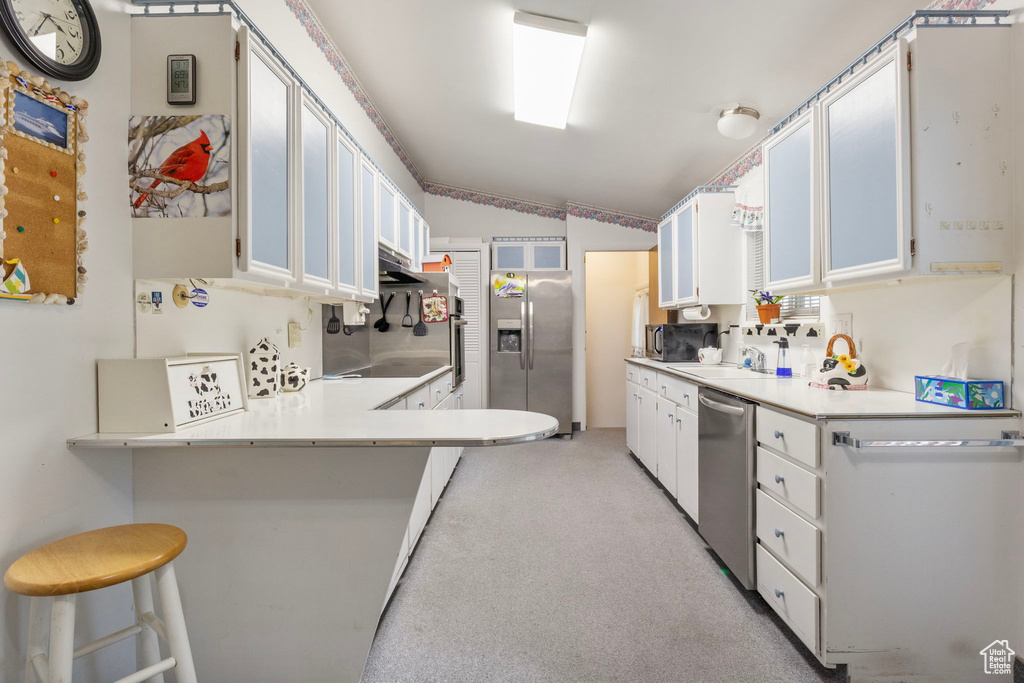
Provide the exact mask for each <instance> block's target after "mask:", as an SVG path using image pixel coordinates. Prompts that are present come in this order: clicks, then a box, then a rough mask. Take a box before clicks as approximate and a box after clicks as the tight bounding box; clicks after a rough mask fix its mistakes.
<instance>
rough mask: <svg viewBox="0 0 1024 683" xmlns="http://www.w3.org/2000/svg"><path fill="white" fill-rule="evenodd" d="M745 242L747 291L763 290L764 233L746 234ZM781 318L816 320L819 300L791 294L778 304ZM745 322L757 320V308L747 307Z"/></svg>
mask: <svg viewBox="0 0 1024 683" xmlns="http://www.w3.org/2000/svg"><path fill="white" fill-rule="evenodd" d="M746 236H747V240H746V246H747V289H748V290H750V289H764V284H765V279H766V277H765V267H764V233H763V232H748V233H746ZM779 304H781V306H782V310H781V315H782V317H783V318H817V317H818V316H819V315H820V314H821V298H820V297H819V296H817V295H809V294H791V295H789V296H786V297H783V298H782V301H780V302H779ZM746 308H747V320H757V319H758V318H757V308H756V307H755V306H754V304H753V303H750V304H748V305H747V307H746Z"/></svg>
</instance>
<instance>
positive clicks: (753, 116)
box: [718, 106, 761, 140]
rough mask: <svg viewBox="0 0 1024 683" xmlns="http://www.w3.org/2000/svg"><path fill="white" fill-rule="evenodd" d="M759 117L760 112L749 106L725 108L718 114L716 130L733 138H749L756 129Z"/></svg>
mask: <svg viewBox="0 0 1024 683" xmlns="http://www.w3.org/2000/svg"><path fill="white" fill-rule="evenodd" d="M759 118H761V114H760V113H758V111H757V110H756V109H753V108H751V107H740V106H736V107H733V108H732V109H726V110H725V111H723V112H722V113H721V114H720V115H719V116H718V132H719V133H721V134H722V135H724V136H725V137H727V138H732V139H733V140H742V139H743V138H749V137H750V136H751V135H753V134H754V131H755V130H757V120H758V119H759Z"/></svg>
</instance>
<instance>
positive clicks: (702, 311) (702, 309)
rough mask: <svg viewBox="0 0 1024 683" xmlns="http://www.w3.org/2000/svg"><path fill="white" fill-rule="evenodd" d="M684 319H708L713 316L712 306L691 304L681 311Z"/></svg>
mask: <svg viewBox="0 0 1024 683" xmlns="http://www.w3.org/2000/svg"><path fill="white" fill-rule="evenodd" d="M680 313H682V315H683V319H684V320H707V319H708V318H710V317H711V308H709V307H708V306H691V307H690V308H684V309H683V310H682V311H680Z"/></svg>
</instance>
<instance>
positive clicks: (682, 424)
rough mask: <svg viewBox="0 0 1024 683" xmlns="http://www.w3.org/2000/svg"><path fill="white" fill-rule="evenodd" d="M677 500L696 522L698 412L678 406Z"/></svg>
mask: <svg viewBox="0 0 1024 683" xmlns="http://www.w3.org/2000/svg"><path fill="white" fill-rule="evenodd" d="M675 413H676V417H675V428H676V438H675V444H676V500H677V501H678V502H679V506H680V507H681V508H683V509H684V510H686V514H688V515H690V517H691V518H692V519H693V521H694V522H698V521H699V520H698V518H697V503H698V498H697V471H698V453H697V413H696V412H692V411H690V410H688V409H685V408H681V407H678V406H677V407H676V411H675Z"/></svg>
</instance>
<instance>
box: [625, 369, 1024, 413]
mask: <svg viewBox="0 0 1024 683" xmlns="http://www.w3.org/2000/svg"><path fill="white" fill-rule="evenodd" d="M626 362H628V363H633V364H635V365H641V366H644V367H648V368H653V369H655V370H657V371H658V372H664V373H668V374H671V375H676V376H678V377H682V378H683V379H686V380H689V381H691V382H694V383H696V384H700V385H702V386H707V387H711V388H712V389H718V390H720V391H724V392H726V393H728V394H733V395H734V396H739V397H741V398H745V399H747V400H750V401H753V402H755V403H761V404H765V405H771V406H776V407H778V408H783V409H785V410H790V411H792V412H795V413H800V414H801V415H806V416H808V417H813V418H815V419H818V420H839V419H846V420H855V419H868V418H890V417H903V418H924V417H942V418H949V417H974V418H978V417H1017V416H1019V415H1020V412H1019V411H1017V410H1010V409H1002V410H962V409H960V408H951V407H949V406H939V405H935V404H934V403H922V402H921V401H918V400H916V399H915V398H914V395H913V394H911V393H909V392H904V391H893V390H891V389H876V388H872V387H870V386H869V388H867V389H864V390H860V391H832V390H828V389H818V388H816V387H811V386H808V385H807V379H805V378H798V377H795V378H780V377H776V376H775V375H763V374H761V373H756V372H753V371H751V372H750V377H749V378H743V379H705V378H702V377H698V376H697V375H695V374H692V373H688V372H686V371H685V370H680V369H677V366H678V365H679V364H678V363H673V364H672V365H673V366H674V367H673V368H669V367H668V365H669V364H666V363H662V362H660V361H655V360H650V359H647V358H627V359H626ZM696 367H705V366H696ZM720 367H728V365H723V366H720Z"/></svg>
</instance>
